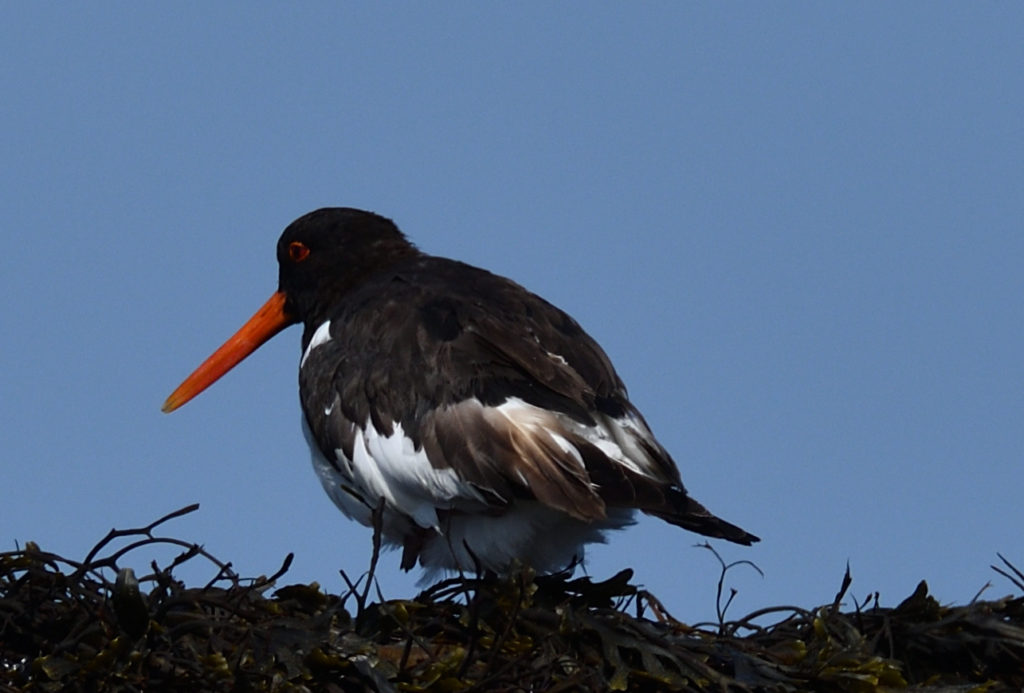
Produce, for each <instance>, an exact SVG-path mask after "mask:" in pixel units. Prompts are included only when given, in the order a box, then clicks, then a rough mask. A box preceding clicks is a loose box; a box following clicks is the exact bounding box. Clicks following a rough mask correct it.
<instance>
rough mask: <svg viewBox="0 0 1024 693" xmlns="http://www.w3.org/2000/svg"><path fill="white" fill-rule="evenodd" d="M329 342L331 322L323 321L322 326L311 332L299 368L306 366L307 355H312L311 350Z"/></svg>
mask: <svg viewBox="0 0 1024 693" xmlns="http://www.w3.org/2000/svg"><path fill="white" fill-rule="evenodd" d="M329 341H331V321H330V320H325V321H324V322H323V324H322V325H320V327H318V328H316V331H315V332H313V336H312V337H311V338H310V340H309V345H308V346H307V347H306V350H305V351H304V352H302V360H301V361H299V368H302V367H303V366H305V365H306V359H308V358H309V355H310V354H311V353H313V349H316V348H317V347H318V346H320V345H321V344H326V343H327V342H329Z"/></svg>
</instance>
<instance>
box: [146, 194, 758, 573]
mask: <svg viewBox="0 0 1024 693" xmlns="http://www.w3.org/2000/svg"><path fill="white" fill-rule="evenodd" d="M277 261H278V264H279V276H278V288H277V291H276V292H274V293H273V294H272V295H271V297H270V299H269V300H267V302H266V303H265V304H264V305H263V306H262V307H261V308H260V309H259V310H258V311H257V312H256V313H255V314H254V315H253V316H252V318H250V319H249V320H248V321H247V322H246V323H245V324H244V325H243V326H242V327H241V329H239V330H238V332H236V333H235V334H234V335H233V336H232V337H231V338H229V339H228V340H227V341H226V342H225V343H224V344H223V345H222V346H221V347H220V348H219V349H217V350H216V351H215V352H214V353H213V354H212V355H211V356H210V357H209V358H208V359H207V360H206V361H205V362H203V363H202V365H200V366H199V367H198V368H197V369H196V370H195V371H194V372H193V373H192V374H191V375H190V376H188V377H187V378H186V379H185V380H184V381H183V382H182V384H181V385H180V386H179V387H178V388H177V389H176V390H175V391H174V392H173V393H172V394H171V395H170V396H169V397H168V398H167V400H166V402H165V403H164V405H163V411H165V412H170V411H173V410H175V409H177V408H178V407H180V406H182V405H183V404H185V403H186V402H187V401H189V400H190V399H192V398H193V397H195V396H196V395H198V394H199V393H200V392H202V391H203V390H205V389H206V388H207V387H209V386H210V385H211V384H212V383H213V382H215V381H216V380H217V379H219V378H220V377H221V376H223V375H224V374H225V373H226V372H227V371H229V370H230V369H231V368H233V367H234V366H235V365H236V364H238V363H239V362H240V361H242V360H243V359H244V358H245V357H247V356H248V355H249V354H251V353H252V352H253V351H255V350H256V349H258V348H259V347H260V346H261V345H262V344H264V343H265V342H266V341H267V340H269V339H270V338H271V337H273V336H274V335H276V334H278V333H279V332H280V331H282V330H283V329H285V328H286V327H289V326H291V325H295V324H300V325H302V353H301V357H300V360H299V398H300V402H301V407H302V413H303V416H302V429H303V433H304V435H305V438H306V441H307V443H308V445H309V448H310V451H311V456H312V463H313V467H314V469H315V471H316V474H317V477H318V478H319V480H320V482H321V484H322V485H323V487H324V490H325V491H326V492H327V495H328V496H329V497H330V499H331V500H332V501H333V502H334V504H335V505H337V507H338V508H339V509H340V510H341V511H342V512H343V513H344V514H345V515H347V516H348V517H349V518H351V519H353V520H355V521H357V522H359V523H361V524H363V525H365V526H368V527H374V528H375V530H376V531H379V532H380V539H381V540H382V542H383V544H384V545H385V546H388V547H392V548H398V549H401V560H400V567H401V569H403V570H406V571H408V570H411V569H412V568H414V567H416V566H417V565H419V566H420V567H421V568H422V569H424V573H425V577H426V576H432V575H436V574H438V573H447V572H452V571H456V572H473V571H475V572H477V573H483V572H487V571H489V572H491V573H497V574H508V573H509V572H511V571H513V570H515V569H516V568H517V567H522V566H529V567H530V568H532V569H534V570H535V571H537V572H539V573H552V572H558V571H561V570H564V569H566V567H567V566H574V565H577V564H578V563H579V562H581V561H582V560H583V559H584V552H585V548H586V545H587V544H590V543H595V542H604V541H606V540H607V537H606V533H607V532H608V531H609V530H615V529H621V528H624V527H626V526H628V525H630V524H633V523H634V522H635V521H636V515H637V513H638V512H641V513H645V514H647V515H650V516H654V517H658V518H661V519H662V520H665V521H666V522H669V523H671V524H672V525H676V526H678V527H681V528H683V529H686V530H690V531H692V532H696V533H698V534H701V535H705V536H708V537H715V538H721V539H726V540H728V541H731V542H735V543H737V544H742V545H747V546H749V545H751V544H753V543H754V542H757V541H759V538H758V537H756V536H754V535H753V534H750V533H749V532H747V531H745V530H743V529H741V528H739V527H738V526H736V525H734V524H731V523H729V522H726V521H725V520H723V519H720V518H719V517H717V516H715V515H714V514H712V513H711V512H710V511H709V510H708V509H707V508H705V507H704V506H703V505H701V504H700V503H699V502H697V501H696V500H694V499H693V498H692V497H691V496H690V494H689V493H688V491H687V490H686V488H685V487H684V485H683V482H682V479H681V477H680V472H679V469H678V467H677V465H676V463H675V462H674V461H673V459H672V457H671V455H670V454H669V453H668V451H667V450H666V449H665V448H664V447H663V446H662V445H661V444H660V443H659V442H658V440H657V439H656V438H655V436H654V434H653V433H652V432H651V429H650V427H649V426H648V425H647V422H646V421H645V420H644V417H643V416H642V414H641V413H640V411H639V410H638V409H637V408H636V407H635V406H634V405H633V404H632V403H631V402H630V400H629V397H628V395H627V391H626V387H625V385H624V384H623V382H622V380H621V379H620V377H619V375H618V374H617V373H616V371H615V368H614V367H613V365H612V363H611V361H610V360H609V358H608V356H607V355H606V354H605V352H604V351H603V350H602V348H601V347H600V346H599V345H598V344H597V342H596V341H595V340H594V339H593V338H592V337H591V336H590V335H589V334H587V332H586V331H584V329H583V328H582V327H580V325H579V324H578V323H577V322H576V321H575V320H574V319H573V318H572V317H570V316H569V315H568V314H567V313H565V312H564V311H562V310H560V309H559V308H557V307H555V306H554V305H552V304H551V303H549V302H547V301H546V300H544V299H543V298H541V297H540V296H537V295H536V294H533V293H531V292H530V291H528V290H527V289H525V288H523V287H522V286H520V285H519V284H517V283H515V282H514V281H512V280H510V279H507V278H505V277H502V276H499V275H497V274H493V273H491V272H489V271H487V270H484V269H480V268H477V267H474V266H472V265H469V264H465V263H463V262H459V261H457V260H452V259H447V258H443V257H437V256H433V255H429V254H427V253H425V252H422V251H420V250H419V249H418V248H417V247H416V246H415V245H414V244H413V243H412V242H411V241H409V240H408V238H407V237H406V236H405V234H404V233H403V232H402V231H400V230H399V228H398V226H396V225H395V223H394V222H393V221H391V220H390V219H388V218H386V217H384V216H381V215H378V214H376V213H373V212H368V211H364V210H360V209H355V208H351V207H327V208H322V209H318V210H315V211H313V212H310V213H308V214H305V215H304V216H302V217H300V218H298V219H296V220H295V221H294V222H292V223H291V224H290V225H288V227H287V228H286V229H285V230H284V232H283V233H282V235H281V237H280V239H279V241H278V243H277Z"/></svg>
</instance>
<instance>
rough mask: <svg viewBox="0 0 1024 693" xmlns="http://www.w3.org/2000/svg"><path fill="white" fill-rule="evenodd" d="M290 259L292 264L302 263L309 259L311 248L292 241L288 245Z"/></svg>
mask: <svg viewBox="0 0 1024 693" xmlns="http://www.w3.org/2000/svg"><path fill="white" fill-rule="evenodd" d="M288 257H290V258H291V259H292V262H302V261H303V260H305V259H306V258H307V257H309V248H308V247H307V246H306V244H305V243H299V242H298V241H292V242H291V243H289V244H288Z"/></svg>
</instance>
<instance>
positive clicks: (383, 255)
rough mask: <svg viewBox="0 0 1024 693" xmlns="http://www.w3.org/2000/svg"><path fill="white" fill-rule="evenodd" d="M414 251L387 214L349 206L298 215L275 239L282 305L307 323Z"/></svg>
mask: <svg viewBox="0 0 1024 693" xmlns="http://www.w3.org/2000/svg"><path fill="white" fill-rule="evenodd" d="M418 253H419V251H417V250H416V248H415V247H414V246H413V245H412V244H411V243H410V242H409V241H408V240H406V238H405V236H404V235H403V234H402V232H401V231H399V230H398V227H397V226H395V224H394V222H392V221H391V220H390V219H387V218H385V217H382V216H380V215H377V214H374V213H373V212H365V211H363V210H361V209H352V208H351V207H325V208H323V209H318V210H316V211H315V212H310V213H309V214H306V215H304V216H301V217H299V218H298V219H296V220H295V221H293V222H292V223H291V224H289V225H288V228H286V229H285V230H284V233H283V234H281V239H280V240H279V241H278V242H277V262H278V264H279V265H280V274H279V279H278V291H279V292H281V293H283V294H285V296H287V303H286V306H285V309H286V310H287V311H288V312H289V313H291V314H292V315H294V316H295V317H296V318H297V319H299V320H300V321H302V322H305V323H306V324H307V326H308V325H310V324H312V323H317V324H319V322H320V321H321V319H322V317H323V315H324V314H325V313H326V312H327V311H328V310H330V308H331V306H333V305H334V303H335V302H336V301H337V300H338V299H340V298H341V297H342V296H344V295H345V294H346V293H348V292H349V291H350V290H351V289H352V288H353V287H354V286H357V285H358V284H359V283H360V282H362V281H363V280H365V279H366V278H367V277H368V276H370V275H372V274H374V273H376V272H379V271H380V270H382V269H384V268H386V267H388V266H389V265H392V264H394V263H395V262H397V261H398V260H401V259H402V258H405V257H408V256H410V255H416V254H418Z"/></svg>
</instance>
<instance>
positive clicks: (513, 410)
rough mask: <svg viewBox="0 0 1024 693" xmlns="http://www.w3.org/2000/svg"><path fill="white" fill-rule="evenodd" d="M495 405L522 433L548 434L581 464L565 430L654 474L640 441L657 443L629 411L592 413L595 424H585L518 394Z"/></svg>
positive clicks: (629, 466)
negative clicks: (620, 413) (610, 414)
mask: <svg viewBox="0 0 1024 693" xmlns="http://www.w3.org/2000/svg"><path fill="white" fill-rule="evenodd" d="M494 409H495V411H497V412H500V413H501V414H502V415H503V416H505V417H506V418H507V419H508V420H509V421H510V422H511V423H512V424H513V425H515V426H517V427H518V428H520V429H521V430H523V431H524V432H525V433H528V434H529V435H532V436H537V435H546V436H548V437H549V438H550V439H551V440H552V441H553V442H554V443H555V444H556V445H557V446H558V447H560V448H561V449H562V450H564V451H565V452H568V453H569V454H570V455H572V456H573V457H574V458H576V461H577V462H579V463H580V465H581V466H582V465H583V457H582V456H581V455H580V452H579V450H577V449H576V446H575V445H573V444H572V443H571V442H569V440H567V439H566V438H565V436H564V435H563V434H564V433H575V434H576V435H578V436H579V437H580V438H583V439H584V440H586V441H587V442H588V443H590V444H592V445H594V446H595V447H596V448H597V449H598V450H600V451H601V452H603V453H604V454H605V455H607V456H608V458H609V459H611V460H613V461H615V462H618V463H619V464H621V465H623V466H624V467H626V468H627V469H629V470H630V471H631V472H634V473H636V474H642V475H644V476H650V477H656V476H657V472H656V468H657V467H656V465H655V463H654V461H653V460H651V458H650V455H648V453H647V451H646V450H644V448H643V447H642V446H641V445H640V444H639V441H640V440H645V441H647V442H648V444H650V445H652V446H653V447H654V448H655V449H657V448H658V447H659V446H658V443H657V441H656V440H655V438H654V434H653V433H651V431H650V429H649V428H647V426H646V424H644V422H643V420H642V419H640V418H638V417H636V416H635V415H633V414H632V413H627V414H626V415H625V416H623V417H621V418H618V419H614V418H612V417H610V416H602V415H600V414H597V413H594V418H595V419H597V425H595V426H588V425H586V424H582V423H580V422H578V421H576V420H574V419H572V418H571V417H569V416H567V415H565V414H559V413H556V412H552V411H550V410H548V409H543V408H541V407H537V406H534V405H532V404H529V403H527V402H525V401H523V400H521V399H519V398H518V397H509V398H508V399H506V400H505V401H504V402H502V403H501V404H499V405H498V406H497V407H494Z"/></svg>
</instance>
